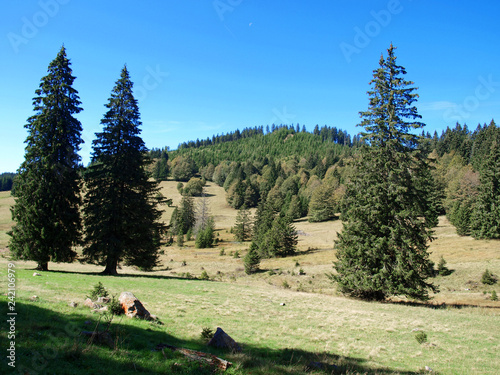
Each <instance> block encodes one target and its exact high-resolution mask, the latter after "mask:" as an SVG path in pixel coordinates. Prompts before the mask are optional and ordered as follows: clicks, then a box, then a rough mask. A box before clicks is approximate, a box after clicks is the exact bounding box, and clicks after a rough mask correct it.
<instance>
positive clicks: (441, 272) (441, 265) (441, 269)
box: [437, 256, 452, 276]
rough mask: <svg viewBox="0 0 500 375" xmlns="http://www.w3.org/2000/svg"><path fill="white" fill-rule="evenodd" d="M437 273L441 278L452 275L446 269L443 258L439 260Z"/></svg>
mask: <svg viewBox="0 0 500 375" xmlns="http://www.w3.org/2000/svg"><path fill="white" fill-rule="evenodd" d="M437 272H438V274H439V275H441V276H448V275H451V273H452V271H451V270H450V269H448V267H446V260H444V258H443V256H441V259H440V260H439V263H438V268H437Z"/></svg>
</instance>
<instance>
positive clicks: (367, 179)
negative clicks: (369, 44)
mask: <svg viewBox="0 0 500 375" xmlns="http://www.w3.org/2000/svg"><path fill="white" fill-rule="evenodd" d="M394 50H395V48H394V47H393V46H392V45H391V46H390V48H389V49H388V55H387V57H386V58H384V57H383V56H382V57H381V58H380V62H379V64H380V67H379V68H378V69H377V70H375V71H374V73H373V79H372V81H371V85H372V89H371V90H370V91H369V92H368V95H369V98H370V101H369V108H368V110H367V111H364V112H360V115H361V117H362V119H363V120H362V122H361V124H360V126H364V127H365V130H366V132H365V133H363V139H364V140H365V142H366V145H365V146H364V147H362V148H361V150H360V153H359V155H358V157H357V158H356V160H355V162H354V167H355V171H354V173H353V175H352V177H351V181H350V183H349V184H348V187H347V191H346V194H345V197H344V201H343V206H344V212H343V213H342V217H341V219H342V220H343V221H344V224H343V225H344V228H343V230H342V232H341V233H340V234H339V238H338V240H337V241H336V243H335V248H336V250H337V259H338V261H337V262H336V263H335V269H336V271H337V274H336V276H335V277H334V279H335V280H336V281H337V282H338V284H339V289H340V291H341V292H343V293H345V294H347V295H350V296H352V297H356V298H362V299H373V300H383V299H385V298H387V297H389V296H392V295H401V296H406V297H409V298H411V299H418V300H426V299H428V290H434V287H433V285H432V284H430V283H428V282H426V279H427V278H428V277H431V276H432V274H433V269H432V265H431V263H430V261H429V254H428V253H427V248H428V245H427V242H428V241H429V240H431V238H432V237H431V234H432V232H431V229H430V228H429V227H430V226H431V224H430V223H431V222H433V220H429V221H427V220H426V215H428V214H429V212H431V209H430V206H431V204H432V202H431V201H430V199H429V192H428V191H426V189H425V187H426V186H429V185H431V184H425V183H423V182H422V181H421V180H419V179H420V178H422V176H425V178H430V174H429V173H426V172H427V170H428V168H429V165H428V163H427V160H426V158H425V156H424V155H423V154H422V152H421V151H420V150H419V148H418V145H419V136H417V135H415V134H414V132H413V130H416V129H419V128H422V127H423V126H424V124H423V123H421V122H419V121H418V119H420V117H421V116H420V115H419V114H418V112H417V108H416V107H415V106H414V103H415V101H416V100H417V97H418V95H417V93H416V92H415V90H416V89H415V88H414V87H412V85H413V82H411V81H406V80H405V79H404V75H405V74H406V70H405V69H404V68H403V67H402V66H399V65H397V63H396V56H395V54H394V52H395V51H394Z"/></svg>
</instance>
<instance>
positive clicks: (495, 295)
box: [490, 290, 498, 301]
mask: <svg viewBox="0 0 500 375" xmlns="http://www.w3.org/2000/svg"><path fill="white" fill-rule="evenodd" d="M490 299H491V300H492V301H498V296H497V292H496V290H494V291H493V292H491V298H490Z"/></svg>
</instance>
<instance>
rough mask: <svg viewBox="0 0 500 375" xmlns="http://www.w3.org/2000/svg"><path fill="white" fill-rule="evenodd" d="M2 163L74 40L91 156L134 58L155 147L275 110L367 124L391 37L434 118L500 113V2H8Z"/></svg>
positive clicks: (13, 158)
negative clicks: (45, 80)
mask: <svg viewBox="0 0 500 375" xmlns="http://www.w3.org/2000/svg"><path fill="white" fill-rule="evenodd" d="M0 9H1V22H0V35H1V38H0V51H1V59H0V72H1V84H0V104H1V107H0V126H1V129H2V132H1V136H0V172H7V171H15V170H16V169H17V168H18V167H19V165H20V163H21V162H22V160H23V158H24V147H25V144H24V140H25V139H26V135H27V133H26V130H25V129H24V127H23V126H24V124H25V123H26V119H27V118H28V117H30V116H31V115H32V114H33V106H32V98H33V97H34V96H35V90H36V89H37V88H38V85H39V83H40V79H41V78H42V77H43V76H44V75H46V73H47V66H48V64H49V63H50V61H52V60H53V59H54V58H55V56H56V55H57V52H58V51H59V49H60V47H61V45H62V44H64V45H65V47H66V50H67V54H68V57H69V58H70V59H71V62H72V69H73V74H74V75H75V76H76V77H77V79H76V80H75V84H74V87H75V88H76V89H77V90H78V92H79V94H80V99H81V101H82V107H83V108H84V111H83V112H82V113H80V114H79V115H78V118H79V120H80V121H81V122H82V125H83V129H84V130H83V134H82V136H83V139H84V140H85V144H84V145H83V146H82V150H81V155H82V158H83V162H84V163H85V164H87V163H88V161H89V156H90V152H91V142H92V140H93V139H94V133H95V132H97V131H100V130H101V127H100V119H101V118H102V116H103V114H104V113H105V108H104V104H105V103H106V102H107V99H108V98H109V96H110V93H111V90H112V88H113V86H114V84H115V82H116V80H117V79H118V78H119V75H120V71H121V69H122V67H123V65H124V64H127V67H128V69H129V71H130V74H131V78H132V80H133V81H134V83H135V90H136V91H135V92H136V96H137V98H138V99H139V108H140V111H141V116H142V121H143V127H142V137H143V139H144V141H145V142H146V145H147V147H149V148H152V147H164V146H169V147H170V148H171V149H175V148H176V147H177V145H178V144H179V143H180V142H183V141H187V140H196V138H200V139H203V138H206V137H211V136H212V135H213V134H217V133H219V134H222V133H227V132H230V131H233V130H235V129H237V128H239V129H242V128H244V127H253V126H260V125H264V126H265V125H268V124H269V125H270V124H272V123H276V124H280V123H283V124H284V123H287V124H291V123H293V124H297V123H299V124H300V125H301V126H302V125H306V128H307V129H308V130H312V129H313V127H314V126H315V125H316V124H319V125H320V126H322V125H325V124H326V125H329V126H336V127H337V128H342V129H344V130H347V131H348V132H349V133H351V134H356V133H357V132H359V131H360V130H361V129H360V128H356V124H358V123H359V114H358V112H359V111H362V110H366V108H367V106H368V97H367V95H366V91H367V90H368V89H369V81H370V80H371V77H372V71H373V70H374V69H376V68H377V67H378V61H379V58H380V55H381V53H385V52H386V50H387V48H388V47H389V45H390V43H391V42H392V43H393V44H394V45H395V46H396V47H397V48H398V49H397V51H396V54H397V56H398V63H399V64H401V65H403V66H404V67H406V69H407V72H408V74H407V79H409V80H412V81H414V82H415V86H416V87H418V88H419V91H418V93H419V95H420V99H419V102H418V103H417V107H418V108H419V112H420V114H421V115H422V116H423V121H424V122H425V123H426V124H427V127H426V130H427V131H430V132H431V133H433V132H434V130H437V131H438V132H439V133H440V132H441V130H443V129H445V128H446V126H454V125H455V123H456V122H457V121H458V122H460V123H462V124H464V123H466V124H467V125H468V126H469V128H475V127H476V126H477V124H478V123H481V124H483V123H489V122H490V121H491V119H492V118H494V119H496V122H497V123H499V122H500V47H499V46H500V27H499V24H498V15H499V14H500V2H498V1H494V0H490V1H478V2H472V1H462V0H458V1H430V0H429V1H427V0H399V1H397V0H390V1H389V0H383V1H353V0H343V1H337V0H318V1H310V2H306V1H299V0H288V1H269V0H267V1H264V0H215V1H214V0H206V1H204V0H197V1H195V0H182V1H181V0H178V1H173V0H162V1H160V0H154V1H141V2H140V1H128V0H122V1H102V0H100V1H96V0H86V1H77V0H40V1H30V0H25V1H2V3H1V5H0Z"/></svg>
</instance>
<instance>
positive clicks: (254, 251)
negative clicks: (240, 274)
mask: <svg viewBox="0 0 500 375" xmlns="http://www.w3.org/2000/svg"><path fill="white" fill-rule="evenodd" d="M243 264H244V266H245V273H246V274H247V275H250V274H252V273H255V272H256V271H257V270H258V269H259V265H260V256H259V252H258V248H257V245H256V244H255V243H253V242H252V243H251V245H250V248H249V249H248V252H247V253H246V255H245V257H244V258H243Z"/></svg>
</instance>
